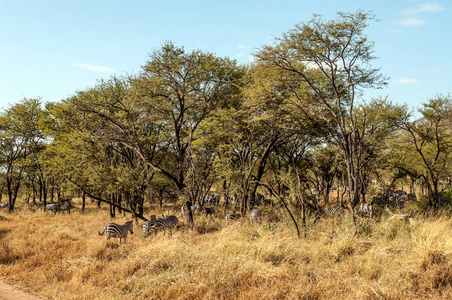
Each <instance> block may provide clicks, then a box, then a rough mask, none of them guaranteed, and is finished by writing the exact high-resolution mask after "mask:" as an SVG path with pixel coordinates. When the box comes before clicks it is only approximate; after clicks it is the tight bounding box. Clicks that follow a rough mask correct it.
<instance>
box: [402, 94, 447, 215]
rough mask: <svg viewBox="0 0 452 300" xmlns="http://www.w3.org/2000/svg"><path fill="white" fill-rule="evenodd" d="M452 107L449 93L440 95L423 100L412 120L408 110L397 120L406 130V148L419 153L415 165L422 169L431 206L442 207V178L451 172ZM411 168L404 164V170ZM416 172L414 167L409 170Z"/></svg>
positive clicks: (404, 130) (421, 172) (445, 177)
mask: <svg viewBox="0 0 452 300" xmlns="http://www.w3.org/2000/svg"><path fill="white" fill-rule="evenodd" d="M451 111H452V99H451V98H450V96H443V95H438V96H436V97H433V98H431V99H429V100H428V101H427V102H425V103H423V104H422V107H421V108H420V109H419V112H420V113H421V116H422V117H421V118H420V119H418V120H415V121H411V115H410V114H409V113H406V114H405V115H404V118H403V119H402V120H401V121H400V120H399V121H397V122H396V124H397V126H398V127H399V128H400V129H402V130H403V132H405V133H406V136H405V138H404V139H405V142H406V143H408V145H409V148H407V147H405V149H407V150H409V149H411V151H414V153H415V154H416V156H417V160H416V165H417V167H416V168H420V169H421V170H420V174H421V175H420V176H421V177H422V178H423V179H424V182H425V185H426V187H427V193H428V199H429V200H428V206H429V207H433V208H438V207H439V202H438V201H439V196H440V192H441V191H440V190H439V189H438V184H439V181H440V180H441V179H447V177H448V176H449V174H447V171H448V161H449V158H450V155H451V153H452V135H451V129H450V128H451V127H450V126H451ZM402 138H403V137H402ZM401 140H402V139H401ZM402 141H403V140H402ZM402 146H403V145H402ZM409 169H413V168H412V167H410V166H405V170H409ZM413 173H414V171H411V172H408V174H413Z"/></svg>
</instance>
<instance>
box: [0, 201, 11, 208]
mask: <svg viewBox="0 0 452 300" xmlns="http://www.w3.org/2000/svg"><path fill="white" fill-rule="evenodd" d="M6 207H9V203H8V202H6V203H0V208H6Z"/></svg>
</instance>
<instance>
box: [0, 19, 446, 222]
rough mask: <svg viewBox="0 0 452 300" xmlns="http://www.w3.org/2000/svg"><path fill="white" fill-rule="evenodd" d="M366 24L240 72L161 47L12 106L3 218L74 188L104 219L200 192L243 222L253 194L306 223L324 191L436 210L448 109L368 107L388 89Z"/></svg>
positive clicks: (300, 31) (267, 54)
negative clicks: (399, 193) (412, 193)
mask: <svg viewBox="0 0 452 300" xmlns="http://www.w3.org/2000/svg"><path fill="white" fill-rule="evenodd" d="M372 20H374V16H373V15H372V14H369V13H368V12H364V11H357V12H355V13H339V14H338V17H337V18H336V19H333V20H325V19H323V18H322V17H320V16H316V17H314V18H313V19H312V20H311V21H309V22H306V23H300V24H299V25H296V26H295V27H294V28H292V29H291V30H289V31H288V32H287V33H285V34H283V35H282V36H281V37H279V38H277V39H276V40H275V42H274V43H273V44H272V45H265V46H262V47H261V48H260V49H258V50H257V51H256V53H255V61H254V62H253V63H251V64H250V65H239V64H238V63H237V62H236V61H234V60H231V59H228V58H221V57H217V56H216V55H214V54H212V53H207V52H204V51H201V50H195V51H186V50H185V49H184V48H183V47H179V46H176V45H175V44H174V43H172V42H166V43H164V44H163V45H162V46H161V48H159V49H157V50H155V51H154V52H152V53H151V54H150V56H149V60H148V61H146V62H145V64H144V65H143V67H142V70H141V71H140V73H139V74H136V75H129V76H121V77H112V78H110V79H109V80H105V81H99V82H98V84H97V85H96V86H95V87H92V88H87V89H86V90H83V91H79V92H77V93H75V94H74V96H72V97H69V98H67V99H63V100H61V101H59V102H51V103H45V105H44V103H43V102H42V100H41V99H23V100H22V101H21V102H19V103H17V104H15V105H13V106H11V107H10V108H8V109H6V110H5V111H3V112H2V113H1V117H0V135H1V139H0V164H1V165H2V168H1V169H0V170H1V189H2V194H3V193H4V194H5V195H6V194H7V195H8V201H9V211H10V212H13V211H14V206H15V202H16V199H17V196H18V194H19V193H22V194H23V195H24V196H27V199H29V200H30V201H32V202H36V201H42V202H44V205H43V207H44V208H45V203H46V202H47V201H49V199H50V201H52V200H53V197H54V195H59V196H58V197H60V196H61V195H60V193H61V192H62V191H66V190H69V189H72V190H75V191H78V192H79V193H80V194H81V195H83V196H85V195H87V196H89V197H91V198H92V199H95V200H97V201H99V203H100V202H104V203H107V204H109V205H110V206H111V209H110V212H111V214H112V215H114V213H115V209H116V208H118V209H121V210H125V211H129V212H130V213H132V214H133V215H134V216H135V217H137V218H142V219H145V218H144V216H143V207H144V204H145V203H148V202H151V203H155V204H157V203H159V204H160V205H162V204H164V203H165V202H166V201H172V202H178V203H180V204H182V203H184V204H185V205H186V208H187V211H188V212H190V206H191V205H192V204H194V203H196V202H198V201H202V199H205V197H206V196H207V195H208V194H209V193H211V192H212V191H215V192H216V193H217V194H222V195H224V196H225V197H224V199H225V200H226V201H227V199H229V196H230V195H236V197H237V201H238V203H239V207H240V209H241V210H242V213H245V212H246V211H247V210H249V209H250V208H251V207H253V206H254V204H255V201H256V194H257V191H258V189H259V191H261V192H262V193H265V194H267V195H271V196H272V198H274V199H275V201H278V202H281V204H284V205H285V206H286V207H287V208H288V207H290V206H291V205H292V206H297V207H298V208H300V212H301V213H302V214H303V219H304V212H305V210H306V208H307V207H312V208H315V209H319V207H321V206H324V205H327V204H328V202H329V198H330V192H331V190H332V188H333V186H334V188H335V189H336V190H337V196H338V199H339V201H341V203H343V204H344V205H347V206H348V207H350V208H351V209H353V208H354V207H356V206H357V205H358V204H359V203H360V202H362V201H366V196H367V195H377V194H383V193H384V192H385V191H387V190H389V189H390V188H393V187H394V185H395V184H396V183H399V184H402V183H403V184H405V185H410V186H411V188H412V189H414V188H415V187H417V188H420V189H422V191H424V193H425V194H426V197H427V198H426V199H428V203H427V204H428V206H430V207H434V208H437V207H438V206H439V205H440V204H441V203H442V197H441V195H442V191H443V186H442V185H441V184H443V183H446V184H447V183H449V181H450V174H451V170H450V167H451V164H450V163H449V160H448V158H449V154H450V153H451V151H452V148H451V147H450V145H451V136H450V133H451V127H450V122H451V116H452V115H451V109H450V108H451V99H450V97H449V96H442V95H438V96H435V97H433V98H432V99H430V100H428V101H427V102H426V103H424V104H423V105H422V107H421V108H420V109H418V110H417V111H416V112H413V111H410V109H409V108H408V106H407V105H399V104H394V103H392V102H391V101H389V100H388V99H387V98H378V99H367V98H366V95H367V94H366V91H368V90H372V89H379V88H382V87H383V86H384V85H385V84H386V80H387V78H386V77H385V76H384V75H382V74H381V73H380V70H379V69H378V68H375V67H374V66H373V65H372V62H373V60H374V59H375V57H374V56H373V42H372V41H369V40H368V39H367V36H366V35H365V28H366V27H367V26H368V23H369V21H372ZM413 115H415V116H417V118H416V119H415V118H413ZM313 191H315V192H313ZM61 197H64V196H61ZM189 220H190V222H193V218H192V215H191V213H190V214H189Z"/></svg>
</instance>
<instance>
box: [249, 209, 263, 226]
mask: <svg viewBox="0 0 452 300" xmlns="http://www.w3.org/2000/svg"><path fill="white" fill-rule="evenodd" d="M261 217H262V212H261V211H260V210H259V209H257V208H255V209H253V210H252V211H251V213H250V218H251V221H252V222H253V223H257V222H259V220H260V218H261Z"/></svg>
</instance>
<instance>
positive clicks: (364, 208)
mask: <svg viewBox="0 0 452 300" xmlns="http://www.w3.org/2000/svg"><path fill="white" fill-rule="evenodd" d="M359 211H360V212H361V213H362V214H363V215H366V216H369V218H372V217H373V213H374V209H373V207H372V204H369V203H364V202H363V203H361V204H360V205H359Z"/></svg>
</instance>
